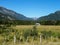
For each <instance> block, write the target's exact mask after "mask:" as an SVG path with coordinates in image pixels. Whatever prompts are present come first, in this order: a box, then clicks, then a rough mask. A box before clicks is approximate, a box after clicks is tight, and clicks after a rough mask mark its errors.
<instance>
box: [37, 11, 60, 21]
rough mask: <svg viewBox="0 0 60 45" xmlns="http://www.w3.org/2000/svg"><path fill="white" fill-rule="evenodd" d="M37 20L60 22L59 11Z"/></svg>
mask: <svg viewBox="0 0 60 45" xmlns="http://www.w3.org/2000/svg"><path fill="white" fill-rule="evenodd" d="M37 20H59V21H60V11H56V12H54V13H51V14H49V15H47V16H42V17H40V18H38V19H37Z"/></svg>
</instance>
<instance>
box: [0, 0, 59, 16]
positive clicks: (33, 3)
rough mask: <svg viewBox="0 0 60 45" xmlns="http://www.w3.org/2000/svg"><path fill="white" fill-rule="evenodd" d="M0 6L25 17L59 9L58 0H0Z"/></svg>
mask: <svg viewBox="0 0 60 45" xmlns="http://www.w3.org/2000/svg"><path fill="white" fill-rule="evenodd" d="M0 6H2V7H5V8H8V9H11V10H14V11H16V12H18V13H21V14H23V15H25V16H27V17H41V16H45V15H48V14H49V13H53V12H55V11H57V10H60V0H0Z"/></svg>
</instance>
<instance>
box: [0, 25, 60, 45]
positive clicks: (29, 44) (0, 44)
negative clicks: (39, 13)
mask: <svg viewBox="0 0 60 45" xmlns="http://www.w3.org/2000/svg"><path fill="white" fill-rule="evenodd" d="M33 27H34V25H16V26H11V27H9V30H11V29H14V30H12V31H11V32H9V33H7V34H6V35H4V34H5V33H3V34H0V45H60V43H59V42H60V35H58V36H59V38H56V37H57V36H56V35H57V34H56V33H59V34H60V26H54V25H53V26H52V25H40V26H36V30H37V33H38V36H37V35H32V36H30V35H27V34H29V33H31V32H29V31H30V30H33ZM10 28H11V29H10ZM45 31H46V33H45ZM5 32H6V31H5ZM28 32H29V33H28ZM41 32H43V33H42V34H44V35H43V37H42V38H41V42H40V33H41ZM51 32H54V35H51V36H52V37H51V36H50V37H49V36H47V37H48V38H45V37H44V36H45V35H47V34H48V35H50V34H51ZM33 33H36V32H33ZM55 34H56V35H55ZM14 35H16V38H17V39H15V44H14ZM25 35H26V36H27V39H25V37H26V36H25ZM24 36H25V37H24ZM34 36H36V37H35V39H34ZM5 38H7V39H5ZM20 39H21V40H20Z"/></svg>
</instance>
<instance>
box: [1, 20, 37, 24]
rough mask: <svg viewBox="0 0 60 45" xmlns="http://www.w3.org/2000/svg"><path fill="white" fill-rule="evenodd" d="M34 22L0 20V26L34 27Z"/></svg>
mask: <svg viewBox="0 0 60 45" xmlns="http://www.w3.org/2000/svg"><path fill="white" fill-rule="evenodd" d="M35 23H36V22H35V21H32V20H4V21H2V20H0V24H10V25H34V24H35Z"/></svg>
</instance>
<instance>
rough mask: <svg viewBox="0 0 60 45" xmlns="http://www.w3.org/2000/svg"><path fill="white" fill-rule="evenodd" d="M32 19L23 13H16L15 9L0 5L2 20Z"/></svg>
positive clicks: (0, 17) (0, 18)
mask: <svg viewBox="0 0 60 45" xmlns="http://www.w3.org/2000/svg"><path fill="white" fill-rule="evenodd" d="M5 19H7V20H32V19H31V18H28V17H26V16H24V15H23V14H19V13H16V12H15V11H13V10H9V9H7V8H4V7H0V20H5Z"/></svg>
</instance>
